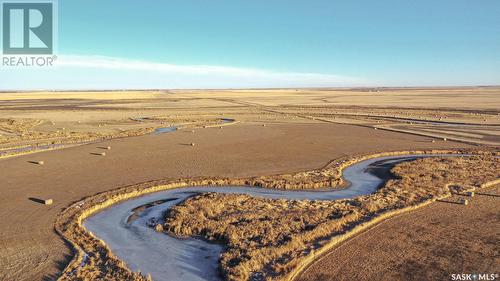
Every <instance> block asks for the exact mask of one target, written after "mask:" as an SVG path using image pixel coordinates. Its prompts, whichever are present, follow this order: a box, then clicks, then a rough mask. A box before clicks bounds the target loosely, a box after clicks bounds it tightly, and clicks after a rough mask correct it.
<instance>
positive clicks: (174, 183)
mask: <svg viewBox="0 0 500 281" xmlns="http://www.w3.org/2000/svg"><path fill="white" fill-rule="evenodd" d="M426 153H427V154H428V153H432V154H435V153H474V154H478V155H479V154H485V155H491V154H492V152H483V151H477V150H463V149H462V150H431V151H400V152H386V153H377V154H368V155H360V156H356V157H352V158H341V159H337V160H334V161H331V162H330V163H329V164H328V165H326V166H325V167H324V168H322V169H319V170H313V171H308V172H301V173H297V174H287V175H276V176H270V177H254V178H217V177H212V178H189V179H177V180H169V179H166V180H158V181H151V182H145V183H142V184H136V185H131V186H126V187H122V188H118V189H115V190H111V191H107V192H103V193H99V194H96V195H93V196H90V197H88V198H84V199H82V200H81V201H78V202H75V203H73V204H72V205H70V206H68V207H67V208H66V209H65V210H63V211H62V212H61V213H60V215H59V216H58V218H57V219H56V222H55V230H56V232H57V233H58V234H59V235H60V236H61V237H62V238H63V239H65V240H66V241H67V242H68V243H69V244H71V245H72V246H73V249H74V257H73V259H72V260H71V261H70V263H69V264H68V265H67V266H66V268H65V269H64V271H63V272H62V274H61V276H60V278H59V280H95V279H97V280H146V277H144V276H143V275H141V274H139V273H133V272H131V271H130V270H129V269H128V268H127V267H126V265H125V264H124V263H123V262H122V261H120V260H119V259H118V258H116V257H115V256H114V255H113V254H112V253H111V251H110V250H109V249H108V248H107V246H106V245H105V243H104V242H103V241H100V240H99V239H97V238H95V237H94V236H93V235H92V234H91V233H89V232H88V231H86V230H85V228H84V227H83V225H82V222H83V221H84V220H85V219H86V218H87V217H89V216H91V215H93V214H95V213H96V212H99V211H101V210H103V209H105V208H107V207H109V206H111V205H113V204H116V203H118V202H120V201H124V200H128V199H131V198H134V197H138V196H141V195H144V194H148V193H152V192H158V191H162V190H167V189H172V188H182V187H186V186H223V185H232V186H234V185H239V186H260V187H266V188H272V187H275V188H287V187H288V188H291V187H294V184H295V183H298V182H300V181H302V183H303V185H300V184H299V185H297V186H296V187H297V188H304V187H306V186H311V187H315V186H318V187H319V186H320V185H318V184H316V183H318V182H319V183H321V184H323V183H332V186H333V187H335V186H338V184H339V183H341V178H340V175H341V170H342V169H343V168H345V167H346V166H348V165H351V164H353V163H355V162H357V161H361V160H365V159H368V158H373V157H381V156H391V155H404V154H426ZM493 154H494V155H495V154H496V152H493ZM327 170H328V171H327ZM310 182H314V183H315V184H310ZM295 204H305V203H304V202H302V203H299V202H298V203H295ZM307 204H309V203H307ZM307 204H306V205H307ZM316 204H319V202H316ZM308 208H312V207H308ZM346 219H347V220H350V219H352V216H351V217H346ZM333 226H335V225H333ZM332 229H335V228H332ZM324 231H325V232H326V233H328V231H332V230H331V229H328V228H324ZM304 235H305V234H304ZM297 239H300V237H299V238H293V240H292V241H290V243H292V244H293V243H299V242H297V241H299V240H297ZM325 245H326V244H325ZM319 246H321V244H319ZM262 251H266V250H265V249H263V250H262ZM267 251H271V252H272V249H269V250H267ZM318 251H319V250H318ZM284 256H286V255H284ZM287 265H288V266H292V264H291V263H288V264H287ZM298 266H300V265H299V264H298V265H297V267H298ZM292 267H293V266H292ZM297 267H296V268H297ZM282 271H283V272H286V271H289V269H288V268H286V269H285V270H282Z"/></svg>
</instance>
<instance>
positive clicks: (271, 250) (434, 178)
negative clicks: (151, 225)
mask: <svg viewBox="0 0 500 281" xmlns="http://www.w3.org/2000/svg"><path fill="white" fill-rule="evenodd" d="M392 173H393V174H394V176H395V179H391V180H389V181H387V183H386V184H385V186H384V187H382V188H381V189H379V190H378V191H377V192H376V193H374V194H372V195H367V196H361V197H358V198H355V199H346V200H337V201H308V200H300V201H297V200H272V199H263V198H257V197H251V196H248V195H237V194H219V193H205V194H201V195H197V196H195V197H192V198H190V199H187V200H186V201H184V202H183V203H181V204H179V205H177V206H174V207H173V208H172V209H171V210H170V211H169V212H168V213H167V216H166V223H165V226H164V227H165V229H166V230H168V231H169V232H171V233H173V234H175V235H180V236H201V237H203V238H205V239H207V240H209V241H217V242H222V243H225V244H227V246H228V248H227V251H225V252H224V253H223V254H222V256H221V260H220V263H221V268H222V272H223V274H224V276H225V277H226V278H227V279H228V280H282V279H283V278H285V277H286V276H288V274H289V273H290V272H292V270H293V269H294V268H296V267H297V266H298V264H299V263H300V262H301V261H302V259H303V258H305V257H307V256H308V255H309V254H310V253H311V252H313V251H316V250H317V249H319V248H321V247H322V246H324V245H325V244H326V243H328V242H329V241H330V240H331V238H332V237H335V236H339V235H342V234H344V233H346V232H348V231H350V230H351V229H352V228H354V227H355V226H356V225H358V224H360V223H361V222H366V221H370V220H372V219H373V218H375V217H378V216H381V215H383V214H385V213H388V212H390V211H393V210H398V209H402V208H406V207H409V206H416V205H418V204H421V203H423V202H426V201H429V200H435V199H436V198H441V197H445V196H448V195H450V194H451V193H462V192H464V191H466V190H470V189H474V188H478V187H480V186H481V185H482V184H483V183H485V182H488V181H491V180H495V179H497V178H499V177H500V160H499V159H498V158H493V157H470V158H469V157H467V158H426V159H419V160H416V161H413V162H405V163H401V164H399V165H397V166H396V167H394V168H393V169H392Z"/></svg>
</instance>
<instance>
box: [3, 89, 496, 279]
mask: <svg viewBox="0 0 500 281" xmlns="http://www.w3.org/2000/svg"><path fill="white" fill-rule="evenodd" d="M422 91H423V92H425V95H423V96H422V95H421V94H422ZM308 93H309V94H308ZM443 95H444V96H443ZM499 95H500V89H499V88H484V89H483V88H473V89H458V90H457V89H454V90H453V89H448V90H446V89H440V90H439V91H437V90H425V91H424V90H418V91H414V90H404V89H403V90H402V89H399V90H397V91H396V90H391V91H389V90H382V92H366V91H351V92H350V91H324V90H321V91H320V90H298V91H295V90H269V91H267V90H266V91H264V90H263V91H230V90H227V91H196V92H195V91H158V92H134V93H129V92H119V93H116V92H115V93H112V92H105V93H85V92H78V93H37V94H32V93H12V94H9V93H1V94H0V149H2V151H0V153H2V152H3V155H4V156H7V155H9V156H12V155H15V154H16V153H18V152H19V151H18V150H15V149H16V148H20V147H23V148H26V149H27V150H23V153H24V152H26V151H31V149H33V148H35V147H37V146H39V147H41V146H43V145H46V144H80V143H82V142H88V141H95V143H88V144H83V145H79V146H73V147H69V148H64V149H58V150H51V151H44V152H38V153H35V154H27V155H19V156H15V157H9V158H4V159H0V174H1V179H2V181H1V183H0V194H2V196H1V197H0V206H1V207H0V225H1V227H0V228H1V231H0V249H1V250H0V279H1V280H40V279H42V278H47V279H48V280H51V279H52V278H54V277H55V276H57V274H58V273H60V272H61V271H62V269H63V268H64V267H65V265H66V264H67V263H68V262H69V260H70V258H71V255H72V252H71V250H70V248H69V247H68V245H66V244H65V243H64V242H63V241H62V240H61V239H60V237H59V236H57V234H56V233H55V232H54V229H53V224H54V220H55V218H56V216H57V215H58V214H59V213H60V212H61V210H62V209H63V208H65V207H67V206H68V205H69V204H71V203H72V202H76V201H79V200H81V199H82V198H83V197H87V196H91V195H94V194H96V193H98V192H103V191H107V190H111V189H115V188H118V187H121V186H126V185H133V184H138V183H141V182H147V181H151V180H159V179H166V178H170V179H178V178H190V177H196V176H205V177H208V176H217V177H249V176H266V175H274V174H280V173H294V172H300V171H304V170H311V169H319V168H321V167H324V166H325V165H326V164H327V163H328V162H329V161H330V160H332V159H337V158H341V157H346V156H352V155H357V154H361V153H373V152H382V151H394V150H418V149H421V150H424V149H439V148H458V147H461V148H464V147H473V145H481V146H482V147H481V148H484V149H493V150H495V149H498V145H499V143H500V139H499V135H500V134H499V131H498V130H499V126H500V119H499V115H498V114H499V110H498V106H496V105H495V104H498V99H499ZM368 97H370V98H368ZM450 101H452V102H450ZM429 104H430V105H429ZM221 118H233V119H236V120H237V121H240V122H239V123H237V124H234V125H231V126H224V127H223V128H222V129H220V128H219V125H221ZM410 119H411V120H412V121H410ZM415 119H418V120H416V121H415ZM417 121H421V122H423V123H418V122H417ZM410 122H413V124H410ZM433 122H436V123H433ZM439 122H441V123H439ZM417 123H418V124H417ZM171 125H175V126H179V127H180V128H181V129H180V130H178V131H175V132H172V133H168V134H162V135H151V134H150V133H151V132H152V131H154V129H156V128H160V127H168V126H171ZM212 125H217V126H216V127H213V128H203V127H204V126H212ZM264 125H265V126H264ZM374 127H378V130H375V129H374ZM386 129H391V130H398V131H409V133H411V134H408V133H402V132H397V131H389V130H386ZM192 130H194V133H193V132H192ZM417 134H418V135H417ZM129 136H130V137H129ZM443 138H447V141H444V140H443ZM455 139H456V140H458V141H454V140H455ZM191 143H193V144H196V145H195V146H191V145H189V144H191ZM106 146H111V147H112V149H111V150H105V152H106V156H104V157H102V156H97V155H94V154H92V153H99V152H102V151H104V150H102V149H101V148H100V147H106ZM29 161H44V165H36V164H33V163H30V162H29ZM30 198H52V199H54V204H53V205H51V206H44V205H41V204H39V203H37V202H35V201H32V200H30ZM27 222H29V223H27Z"/></svg>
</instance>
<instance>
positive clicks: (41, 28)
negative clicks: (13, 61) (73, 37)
mask: <svg viewBox="0 0 500 281" xmlns="http://www.w3.org/2000/svg"><path fill="white" fill-rule="evenodd" d="M1 4H2V5H1V6H2V13H1V14H2V46H3V54H4V55H51V54H53V52H54V7H53V5H54V3H52V2H33V1H31V2H19V1H8V2H2V3H1Z"/></svg>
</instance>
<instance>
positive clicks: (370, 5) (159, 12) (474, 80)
mask: <svg viewBox="0 0 500 281" xmlns="http://www.w3.org/2000/svg"><path fill="white" fill-rule="evenodd" d="M58 49H59V50H58V52H59V54H60V55H61V57H64V56H65V55H67V56H78V60H79V61H80V62H81V61H82V60H87V59H86V58H87V57H88V58H89V59H88V61H92V59H91V58H92V57H94V56H99V57H101V58H100V62H99V63H107V61H108V59H110V58H113V60H119V61H120V63H123V64H127V63H128V62H129V61H135V62H136V63H139V62H141V63H146V64H145V65H142V66H141V67H139V68H135V67H133V66H131V67H130V68H129V69H127V70H123V69H120V67H115V68H113V67H110V68H107V69H105V70H103V69H102V65H100V66H101V67H99V66H95V67H92V66H82V65H81V63H76V64H75V63H69V65H67V66H63V67H60V68H64V71H62V70H51V71H45V72H46V73H42V74H41V75H42V77H44V79H45V80H47V79H48V80H50V82H51V83H53V84H51V85H54V87H56V88H57V87H71V86H70V85H73V87H77V88H93V87H94V88H97V87H104V88H108V87H109V88H113V87H122V88H127V87H131V88H134V87H135V88H137V87H139V88H141V87H142V88H156V87H164V88H203V87H239V86H240V87H252V86H256V87H259V86H262V87H273V86H276V87H282V86H291V87H293V86H302V84H301V83H300V80H302V81H305V82H304V83H303V86H313V85H317V86H336V85H338V86H350V85H389V86H391V85H394V86H400V85H422V86H423V85H477V84H482V85H484V84H500V1H498V0H439V1H436V0H418V1H415V0H412V1H410V0H379V1H373V0H364V1H360V0H345V1H334V0H315V1H306V0H303V1H295V0H286V1H282V0H279V1H277V0H266V1H264V0H262V1H260V0H252V1H238V0H225V1H222V0H220V1H217V0H214V1H202V0H198V1H193V0H182V1H173V0H169V1H144V0H63V1H59V42H58ZM160 64H168V65H170V66H179V67H181V69H180V70H179V71H180V72H182V73H181V76H182V77H180V78H176V77H177V76H176V75H177V74H176V73H175V72H176V71H177V70H176V69H175V68H174V69H173V70H172V69H169V70H166V71H165V70H162V71H158V72H156V73H155V68H156V67H157V66H158V65H160ZM199 65H203V66H214V67H223V68H224V67H231V68H236V69H242V70H244V71H247V70H252V71H251V73H250V74H241V75H237V77H236V78H235V77H233V76H232V75H231V74H230V73H229V74H228V75H229V76H230V77H229V78H228V77H226V74H227V73H225V72H227V71H229V72H231V69H224V70H223V71H222V72H224V73H216V75H214V76H213V77H212V76H210V75H212V74H213V73H211V71H213V70H211V68H210V67H208V70H207V69H206V67H205V68H202V70H200V71H205V72H210V73H208V74H207V73H205V74H203V75H202V76H203V77H201V78H200V74H199V73H196V71H195V69H194V70H193V69H192V68H190V69H189V70H185V69H182V67H184V66H199ZM159 68H161V67H159ZM254 70H255V71H254ZM2 71H3V72H0V74H2V75H3V74H5V72H6V70H5V69H4V70H2ZM8 72H10V73H8V75H3V76H4V79H2V78H0V82H1V83H2V84H3V86H1V87H2V88H8V86H5V85H9V81H4V80H5V78H6V77H7V78H9V79H11V81H14V80H16V79H18V80H19V79H21V78H23V77H28V76H30V77H31V76H33V75H39V74H40V71H28V70H22V71H18V70H15V69H9V70H8ZM193 72H195V73H193ZM254 72H257V76H258V77H257V78H255V77H253V76H252V75H254ZM49 73H51V74H49ZM65 73H66V75H72V76H74V75H75V74H79V75H84V76H88V77H85V78H81V77H80V78H79V79H77V78H74V77H73V78H70V77H62V76H61V75H65ZM93 73H94V74H93ZM95 73H98V76H99V77H96V76H95V75H96V74H95ZM266 73H270V75H269V77H267V78H266V77H263V76H266ZM146 74H147V76H148V77H150V78H151V79H150V81H142V82H140V81H138V80H140V79H142V80H148V79H146V78H147V77H144V75H146ZM306 74H307V75H306ZM102 75H104V76H105V77H106V76H108V77H109V83H108V84H106V81H105V79H104V78H103V76H102ZM190 75H191V76H192V77H191V76H190ZM245 75H249V77H245ZM124 77H126V78H127V79H125V80H126V81H124V82H123V84H120V85H115V84H117V83H118V81H119V80H123V79H122V78H124ZM190 77H191V78H190ZM273 77H274V78H275V79H274V80H276V81H277V82H276V83H273ZM214 79H219V80H220V81H219V80H214ZM238 79H240V80H238ZM38 80H41V79H38ZM136 80H137V81H136ZM16 81H17V80H16ZM36 81H37V79H33V83H34V84H33V87H35V86H36V85H35V84H36V83H37V82H36ZM207 81H209V82H210V83H208V82H207ZM225 81H226V82H225ZM42 82H43V81H39V82H38V83H42ZM148 83H150V84H148ZM252 83H253V84H252ZM10 85H11V86H10V87H21V84H20V83H17V84H16V82H15V81H14V82H12V83H10ZM39 87H47V88H50V85H41V86H39Z"/></svg>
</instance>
